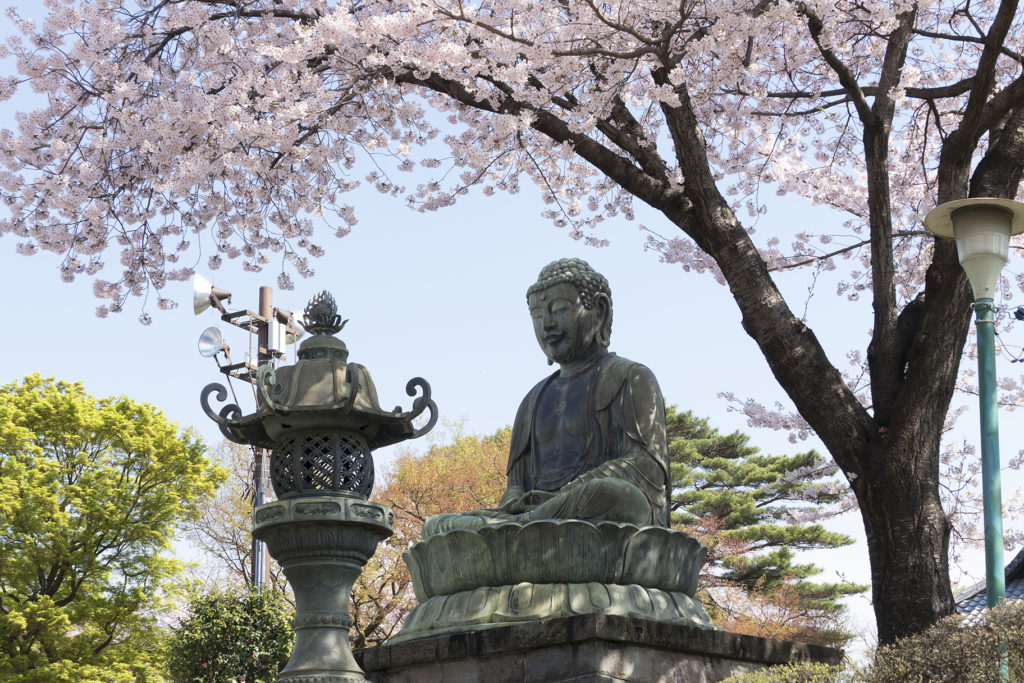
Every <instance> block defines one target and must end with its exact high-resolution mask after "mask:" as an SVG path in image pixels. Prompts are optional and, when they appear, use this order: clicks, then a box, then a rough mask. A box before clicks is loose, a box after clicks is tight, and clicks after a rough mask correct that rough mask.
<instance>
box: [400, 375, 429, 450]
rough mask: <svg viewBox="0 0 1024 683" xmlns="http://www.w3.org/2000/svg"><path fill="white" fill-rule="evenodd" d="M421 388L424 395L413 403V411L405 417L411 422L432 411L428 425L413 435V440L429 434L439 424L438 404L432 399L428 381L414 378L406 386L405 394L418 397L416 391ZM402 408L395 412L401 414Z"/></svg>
mask: <svg viewBox="0 0 1024 683" xmlns="http://www.w3.org/2000/svg"><path fill="white" fill-rule="evenodd" d="M417 388H419V389H420V390H422V391H423V395H422V396H419V397H417V398H416V400H415V401H413V402H412V410H411V411H409V412H408V413H406V414H405V415H404V416H403V417H408V419H409V420H414V419H416V418H417V417H419V416H420V415H422V414H423V411H424V410H430V419H428V420H427V423H426V424H425V425H423V426H422V427H420V428H419V429H417V430H416V431H415V432H413V433H412V438H414V439H415V438H419V437H421V436H423V435H424V434H426V433H427V432H429V431H430V430H431V429H433V428H434V425H436V424H437V404H436V403H434V401H433V399H431V398H430V385H429V384H428V383H427V380H425V379H423V378H422V377H413V378H412V379H411V380H409V382H408V384H406V385H405V393H407V394H408V395H409V396H416V389H417ZM401 410H402V409H401V407H398V408H395V412H396V413H397V412H400V411H401Z"/></svg>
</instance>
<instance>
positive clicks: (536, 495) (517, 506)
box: [497, 491, 557, 515]
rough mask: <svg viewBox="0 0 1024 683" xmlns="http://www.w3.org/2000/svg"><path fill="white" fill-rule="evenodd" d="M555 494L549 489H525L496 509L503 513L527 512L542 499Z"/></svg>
mask: <svg viewBox="0 0 1024 683" xmlns="http://www.w3.org/2000/svg"><path fill="white" fill-rule="evenodd" d="M556 495H557V494H556V493H553V492H551V491H527V492H525V493H523V494H522V495H520V496H519V497H517V498H511V499H510V500H508V501H506V502H505V503H502V504H501V505H499V506H498V508H497V509H498V510H499V511H500V512H504V513H505V514H509V515H518V514H521V513H523V512H529V511H530V510H532V509H534V508H535V507H537V506H538V505H540V504H541V503H543V502H544V501H546V500H551V499H552V498H554V497H555V496H556Z"/></svg>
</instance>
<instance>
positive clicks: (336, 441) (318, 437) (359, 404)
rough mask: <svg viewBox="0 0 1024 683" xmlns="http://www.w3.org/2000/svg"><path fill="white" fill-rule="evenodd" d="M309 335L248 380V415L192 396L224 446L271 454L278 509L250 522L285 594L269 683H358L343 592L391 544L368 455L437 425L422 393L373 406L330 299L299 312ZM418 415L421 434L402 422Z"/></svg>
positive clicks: (213, 391)
mask: <svg viewBox="0 0 1024 683" xmlns="http://www.w3.org/2000/svg"><path fill="white" fill-rule="evenodd" d="M305 320H306V329H307V330H309V331H310V332H312V333H313V334H312V336H311V337H310V338H309V339H306V340H305V341H303V342H302V344H301V345H300V347H299V352H298V356H299V360H298V362H297V363H296V364H295V365H292V366H287V367H281V368H277V369H275V368H274V367H273V366H271V365H263V366H260V368H259V370H258V371H257V373H256V388H257V391H258V396H259V402H258V408H257V410H256V412H254V413H253V414H251V415H246V416H243V415H242V411H241V409H240V408H239V407H238V406H237V405H235V404H230V405H226V406H224V407H223V408H221V410H220V411H219V412H216V411H214V409H213V408H211V407H210V405H209V398H210V396H211V395H215V396H216V397H217V399H218V400H220V401H223V400H224V399H225V398H226V397H227V392H226V391H225V389H224V387H222V386H221V385H219V384H211V385H209V386H207V387H206V388H205V389H203V393H202V396H201V402H202V406H203V410H204V411H205V412H206V414H207V415H208V416H209V417H210V418H211V419H213V420H214V421H215V422H216V423H217V424H218V425H219V426H220V430H221V433H222V434H224V436H226V437H227V438H228V439H230V440H232V441H234V442H236V443H243V444H253V445H256V446H261V447H268V448H271V449H273V455H272V458H271V481H272V483H273V486H274V492H275V493H276V494H277V497H278V498H279V500H276V501H273V502H270V503H267V504H265V505H260V506H259V507H257V508H256V509H255V510H254V511H253V527H252V528H253V537H254V538H257V539H259V540H261V541H263V542H264V543H266V544H267V548H268V549H269V551H270V554H271V555H272V556H273V557H274V559H276V560H277V561H278V562H280V563H281V567H282V568H283V569H284V573H285V575H286V576H287V577H288V582H289V583H290V584H291V586H292V590H293V591H294V594H295V620H294V621H293V628H294V629H295V645H294V647H293V649H292V655H291V658H290V659H289V661H288V665H287V666H286V667H285V668H284V670H283V671H281V673H280V675H279V676H278V679H277V680H279V681H287V683H361V682H362V683H365V681H366V678H365V677H364V676H363V674H362V672H361V671H360V670H359V667H358V666H357V665H356V663H355V660H354V659H353V658H352V651H351V648H350V647H349V641H348V633H349V626H350V621H349V617H348V601H349V593H350V592H351V590H352V585H353V583H354V582H355V580H356V579H357V578H358V576H359V572H360V571H361V570H362V568H363V566H364V565H365V564H366V562H367V561H368V560H369V559H370V557H372V556H373V553H374V551H375V550H376V548H377V544H378V543H379V542H380V541H381V540H383V539H385V538H387V537H388V536H390V535H391V533H392V513H391V510H390V509H389V508H387V507H385V506H383V505H380V504H378V503H371V502H370V501H369V500H368V499H367V498H368V496H369V495H370V492H371V490H372V488H373V469H374V468H373V456H372V451H373V449H375V448H380V447H381V446H387V445H390V444H393V443H398V442H399V441H403V440H405V439H411V438H415V437H418V436H420V435H422V434H424V433H426V432H427V431H429V430H430V429H431V428H432V427H433V426H434V423H435V422H436V421H437V406H436V405H435V404H434V402H433V401H432V400H431V398H430V386H429V385H428V384H427V383H426V381H424V380H423V379H420V378H415V379H413V380H411V381H410V382H409V383H408V384H407V385H406V392H407V393H408V394H409V395H410V396H415V395H416V393H417V391H416V390H417V389H419V391H420V392H421V395H420V396H418V397H417V398H416V399H415V401H414V402H413V406H412V410H410V411H408V412H405V411H403V410H402V409H401V408H400V407H398V408H395V409H394V410H392V411H386V410H384V409H382V408H381V407H380V403H379V402H378V400H377V391H376V389H375V388H374V386H373V381H372V380H371V379H370V372H369V371H368V370H367V369H366V368H364V367H363V366H361V365H356V364H355V363H349V362H348V348H346V346H345V342H343V341H341V340H340V339H338V338H336V337H335V336H334V335H335V334H337V333H338V332H339V331H341V328H342V327H344V326H345V322H347V321H343V320H342V319H341V316H340V315H338V311H337V305H336V304H335V301H334V297H332V296H331V295H330V294H329V293H327V292H322V293H321V294H318V295H317V296H316V297H315V298H314V299H313V300H312V301H311V302H310V303H309V305H308V306H307V307H306V310H305ZM424 414H426V415H428V416H429V417H427V419H426V423H425V424H423V425H422V426H420V427H417V426H416V425H415V424H413V420H415V419H416V418H417V417H420V416H421V415H424Z"/></svg>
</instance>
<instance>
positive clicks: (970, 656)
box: [867, 603, 1024, 683]
mask: <svg viewBox="0 0 1024 683" xmlns="http://www.w3.org/2000/svg"><path fill="white" fill-rule="evenodd" d="M1004 655H1005V657H1006V662H1007V666H1008V670H1009V680H1010V681H1024V605H1021V604H1019V603H1017V604H1014V603H1011V604H1010V605H1009V606H1004V607H998V608H994V609H991V610H988V613H987V615H986V619H985V623H984V624H981V625H979V626H971V627H968V626H965V625H964V623H963V617H962V616H959V615H954V616H952V617H947V618H946V619H943V620H942V621H940V622H939V623H937V624H936V625H935V626H933V627H932V628H930V629H928V630H927V631H923V632H921V633H919V634H917V635H915V636H911V637H909V638H905V639H903V640H901V641H900V642H898V643H896V644H895V645H890V646H886V647H882V648H879V649H878V651H877V652H876V653H875V659H874V661H873V662H872V665H871V668H870V670H869V671H868V674H867V680H868V681H869V682H870V683H912V682H916V681H921V682H922V683H923V682H925V681H927V682H928V683H944V682H948V683H954V682H955V683H975V682H977V683H988V682H989V681H992V682H996V681H1000V680H1001V679H1000V673H999V668H998V662H999V660H1000V659H1001V658H1002V657H1003V656H1004Z"/></svg>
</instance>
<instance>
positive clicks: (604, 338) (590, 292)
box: [526, 258, 612, 347]
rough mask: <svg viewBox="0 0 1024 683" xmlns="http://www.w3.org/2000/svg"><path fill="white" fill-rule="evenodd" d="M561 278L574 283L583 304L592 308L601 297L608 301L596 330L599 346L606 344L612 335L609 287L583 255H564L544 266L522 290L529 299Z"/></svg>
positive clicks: (604, 278)
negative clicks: (606, 309) (605, 318)
mask: <svg viewBox="0 0 1024 683" xmlns="http://www.w3.org/2000/svg"><path fill="white" fill-rule="evenodd" d="M563 282H565V283H568V284H571V285H574V286H575V287H576V290H577V291H578V292H579V296H580V303H581V304H583V308H586V309H593V308H594V306H595V305H596V304H597V301H598V300H599V299H600V298H601V297H604V298H605V300H606V301H607V302H608V321H607V323H606V324H604V325H602V326H601V330H600V331H599V332H598V340H599V341H600V343H601V346H604V347H607V346H608V345H609V344H611V335H612V290H611V287H609V286H608V279H607V278H606V277H605V276H604V275H601V273H599V272H597V271H596V270H594V269H593V268H591V267H590V264H589V263H587V262H586V261H584V260H583V259H578V258H564V259H559V260H557V261H552V262H551V263H549V264H548V265H546V266H544V267H543V268H541V271H540V275H538V276H537V281H536V282H535V283H533V284H532V285H531V286H530V288H529V289H528V290H526V297H527V299H529V297H530V295H531V294H535V293H536V292H540V291H542V290H545V289H547V288H548V287H552V286H554V285H557V284H561V283H563Z"/></svg>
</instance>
